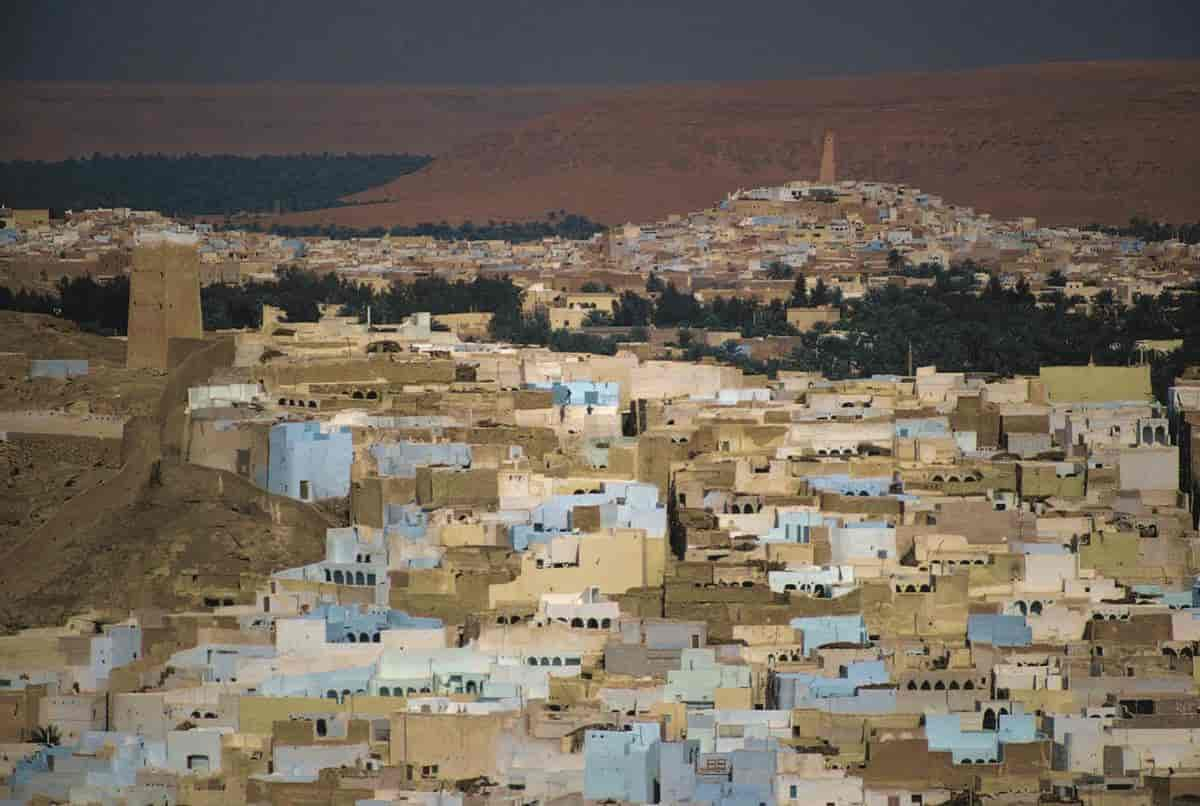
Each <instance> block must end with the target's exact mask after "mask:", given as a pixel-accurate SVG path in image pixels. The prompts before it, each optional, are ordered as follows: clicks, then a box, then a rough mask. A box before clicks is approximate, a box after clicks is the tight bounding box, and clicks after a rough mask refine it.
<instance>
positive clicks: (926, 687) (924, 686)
mask: <svg viewBox="0 0 1200 806" xmlns="http://www.w3.org/2000/svg"><path fill="white" fill-rule="evenodd" d="M929 690H930V685H929V681H928V680H922V681H921V691H929Z"/></svg>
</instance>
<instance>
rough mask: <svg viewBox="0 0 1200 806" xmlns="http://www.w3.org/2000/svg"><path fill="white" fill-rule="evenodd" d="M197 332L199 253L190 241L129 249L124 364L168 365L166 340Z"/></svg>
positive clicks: (199, 324) (199, 330) (201, 329)
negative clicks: (131, 253) (188, 242)
mask: <svg viewBox="0 0 1200 806" xmlns="http://www.w3.org/2000/svg"><path fill="white" fill-rule="evenodd" d="M203 335H204V326H203V324H202V321H201V318H200V253H199V252H197V251H196V248H195V247H194V246H191V245H182V244H174V243H166V242H164V243H160V244H154V245H148V246H141V247H138V248H137V249H135V250H134V253H133V267H132V271H131V272H130V275H129V341H128V343H127V345H126V348H125V365H126V366H127V367H130V368H131V369H135V368H150V369H169V368H170V367H169V360H168V346H169V343H170V340H171V339H176V338H184V339H199V338H201V337H203Z"/></svg>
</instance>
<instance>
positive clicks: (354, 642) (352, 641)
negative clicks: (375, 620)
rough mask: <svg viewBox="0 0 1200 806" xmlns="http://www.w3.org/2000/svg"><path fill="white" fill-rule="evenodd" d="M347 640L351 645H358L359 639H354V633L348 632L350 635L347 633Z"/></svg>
mask: <svg viewBox="0 0 1200 806" xmlns="http://www.w3.org/2000/svg"><path fill="white" fill-rule="evenodd" d="M346 640H347V641H349V642H350V643H352V644H356V643H358V639H356V638H355V637H354V633H352V632H348V633H346Z"/></svg>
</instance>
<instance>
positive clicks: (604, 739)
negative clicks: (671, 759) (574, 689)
mask: <svg viewBox="0 0 1200 806" xmlns="http://www.w3.org/2000/svg"><path fill="white" fill-rule="evenodd" d="M630 727H632V728H633V729H632V730H628V731H624V730H619V731H618V730H589V731H587V732H586V733H585V734H584V745H583V762H584V768H583V796H584V798H586V799H588V800H622V801H628V802H630V803H652V802H654V781H655V779H656V778H657V777H658V769H659V757H658V750H659V743H660V740H661V737H660V735H659V730H658V724H657V723H649V722H643V723H638V724H634V725H631V726H630Z"/></svg>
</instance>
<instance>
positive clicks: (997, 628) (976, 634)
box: [967, 614, 1033, 646]
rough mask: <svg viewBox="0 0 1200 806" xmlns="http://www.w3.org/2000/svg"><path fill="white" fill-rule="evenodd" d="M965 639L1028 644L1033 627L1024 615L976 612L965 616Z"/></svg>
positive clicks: (1013, 644) (982, 641) (1016, 644)
mask: <svg viewBox="0 0 1200 806" xmlns="http://www.w3.org/2000/svg"><path fill="white" fill-rule="evenodd" d="M967 640H969V641H971V642H972V643H980V644H991V645H993V646H1029V645H1030V644H1032V643H1033V628H1032V627H1030V626H1029V625H1028V624H1027V623H1026V622H1025V617H1024V616H1000V615H993V614H976V615H971V616H968V617H967Z"/></svg>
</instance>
